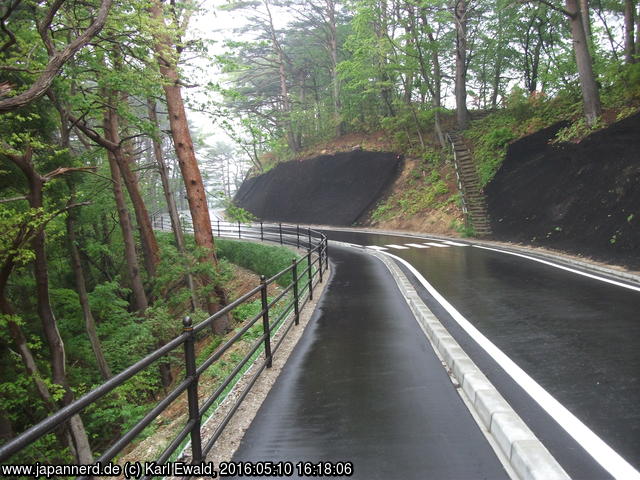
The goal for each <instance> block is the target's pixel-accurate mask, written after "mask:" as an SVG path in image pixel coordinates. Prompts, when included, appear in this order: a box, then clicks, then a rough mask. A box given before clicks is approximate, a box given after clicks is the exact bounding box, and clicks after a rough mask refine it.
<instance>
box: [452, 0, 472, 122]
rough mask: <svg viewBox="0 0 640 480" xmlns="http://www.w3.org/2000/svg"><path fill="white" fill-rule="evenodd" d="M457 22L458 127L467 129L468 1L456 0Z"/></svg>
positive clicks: (456, 84) (456, 87)
mask: <svg viewBox="0 0 640 480" xmlns="http://www.w3.org/2000/svg"><path fill="white" fill-rule="evenodd" d="M454 20H455V24H456V82H455V95H456V119H457V121H458V128H459V129H461V130H465V129H466V128H467V127H468V126H469V111H468V110H467V2H466V0H456V4H455V10H454Z"/></svg>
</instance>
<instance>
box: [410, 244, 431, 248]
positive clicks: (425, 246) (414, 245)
mask: <svg viewBox="0 0 640 480" xmlns="http://www.w3.org/2000/svg"><path fill="white" fill-rule="evenodd" d="M405 245H406V246H407V247H415V248H430V247H429V246H427V245H420V244H418V243H405Z"/></svg>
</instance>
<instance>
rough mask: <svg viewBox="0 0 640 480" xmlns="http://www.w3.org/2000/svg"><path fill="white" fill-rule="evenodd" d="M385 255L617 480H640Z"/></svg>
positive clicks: (457, 314) (450, 307)
mask: <svg viewBox="0 0 640 480" xmlns="http://www.w3.org/2000/svg"><path fill="white" fill-rule="evenodd" d="M385 255H388V256H390V257H391V258H393V259H395V260H397V261H399V262H401V263H402V264H403V265H404V266H405V267H407V268H408V269H409V270H410V271H411V273H413V274H414V275H415V276H416V278H417V279H418V281H420V283H421V284H422V286H424V288H426V289H427V291H428V292H429V293H430V294H431V295H432V296H433V298H435V299H436V301H437V302H438V303H439V304H440V305H442V306H443V307H444V308H445V309H446V310H447V312H449V314H450V315H451V316H452V317H453V319H454V320H455V321H456V322H458V324H459V325H460V326H461V327H462V328H463V329H464V330H465V331H466V332H467V333H468V334H469V336H471V338H473V339H474V340H475V341H476V342H477V343H478V345H480V346H481V347H482V348H483V349H484V351H485V352H487V353H488V354H489V356H491V358H493V359H494V360H495V362H496V363H497V364H498V365H500V366H501V367H502V369H503V370H504V371H505V372H507V374H508V375H509V376H510V377H511V378H512V379H513V380H514V381H515V382H516V383H517V384H518V385H520V386H521V387H522V389H523V390H524V391H525V392H527V393H528V394H529V395H530V396H531V398H533V400H534V401H535V402H536V403H537V404H538V405H540V406H541V407H542V408H543V409H544V410H545V411H546V412H547V413H548V414H549V415H550V416H551V417H552V418H553V419H554V420H555V421H556V422H558V424H559V425H560V426H561V427H562V428H564V429H565V430H566V431H567V433H568V434H569V435H571V436H572V437H573V438H574V440H575V441H576V442H578V444H580V445H581V446H582V447H583V448H584V449H585V450H586V451H587V452H588V453H589V455H591V456H592V457H593V458H594V460H595V461H596V462H598V463H599V464H600V465H602V467H603V468H604V469H605V470H607V471H608V472H609V473H610V474H611V475H613V476H614V477H615V478H620V479H625V480H627V479H628V480H640V472H638V471H637V470H636V469H635V468H633V466H632V465H631V464H629V463H628V462H627V461H626V460H625V459H624V458H622V457H621V456H620V455H619V454H618V453H617V452H616V451H615V450H613V449H612V448H611V447H610V446H609V445H607V444H606V443H605V442H604V441H603V440H602V439H601V438H600V437H598V436H597V435H596V434H595V433H594V432H593V431H591V429H589V427H587V426H586V425H585V424H584V423H582V422H581V421H580V420H579V419H578V418H577V417H576V416H575V415H574V414H573V413H571V412H570V411H569V410H567V408H566V407H565V406H564V405H562V404H561V403H560V402H558V401H557V400H556V399H555V398H553V397H552V396H551V394H549V393H548V392H547V391H546V390H545V389H544V388H542V387H541V386H540V385H539V384H538V383H537V382H536V381H535V380H534V379H533V378H531V377H530V376H529V375H528V374H527V373H526V372H525V371H524V370H522V368H520V367H519V366H518V365H516V363H515V362H514V361H513V360H511V359H510V358H509V357H508V356H507V355H505V353H504V352H503V351H502V350H500V349H499V348H498V347H496V346H495V345H494V344H493V343H492V342H491V341H490V340H489V339H488V338H487V337H485V336H484V335H483V334H482V333H480V331H479V330H478V329H477V328H476V327H474V326H473V325H472V324H471V323H470V322H469V320H467V319H466V318H464V317H463V316H462V314H460V312H458V311H457V310H456V309H455V308H454V307H453V305H451V304H450V303H449V302H448V301H447V300H446V299H445V298H444V297H443V296H442V295H440V293H438V291H437V290H436V289H435V288H433V286H432V285H431V284H430V283H429V282H427V280H426V279H425V278H424V277H423V276H422V275H421V274H420V272H418V271H417V270H416V269H415V268H414V267H413V265H411V264H410V263H409V262H407V261H406V260H403V259H402V258H400V257H397V256H395V255H392V254H390V253H385Z"/></svg>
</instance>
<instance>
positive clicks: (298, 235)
mask: <svg viewBox="0 0 640 480" xmlns="http://www.w3.org/2000/svg"><path fill="white" fill-rule="evenodd" d="M153 225H154V228H157V229H160V230H165V229H167V230H168V229H170V224H169V222H168V219H167V218H164V217H163V216H161V215H156V216H154V218H153ZM212 226H213V230H214V234H215V235H217V236H222V237H236V238H242V239H246V240H261V241H272V242H277V243H280V244H282V245H294V246H297V247H299V248H302V249H305V250H306V254H305V255H304V256H302V257H301V258H293V259H292V262H291V265H290V266H288V267H287V268H285V269H284V270H282V271H280V272H278V273H277V274H276V275H274V276H272V277H271V278H265V277H264V276H262V277H261V279H260V284H259V285H258V286H256V287H255V288H253V289H252V290H250V291H249V292H247V293H245V294H244V295H242V296H241V297H240V298H238V299H237V300H235V301H234V302H232V303H230V304H229V305H227V306H225V307H224V308H222V309H221V310H220V311H218V312H217V313H215V314H214V315H212V316H210V317H209V318H207V319H205V320H204V321H202V322H200V323H198V324H197V325H193V324H192V321H191V318H189V317H185V318H184V320H183V331H182V334H180V335H179V336H177V337H175V338H174V339H172V340H170V341H169V342H167V343H166V344H165V345H163V346H162V347H161V348H158V349H157V350H155V351H153V352H151V353H149V354H148V355H147V356H145V357H144V358H143V359H141V360H140V361H138V362H136V363H135V364H133V365H131V366H130V367H128V368H126V369H125V370H123V371H122V372H120V373H118V374H117V375H115V376H114V377H112V378H111V379H109V380H108V381H106V382H104V383H103V384H101V385H100V386H98V387H96V388H95V389H93V390H91V391H90V392H89V393H87V394H85V395H83V396H82V397H80V398H78V399H77V400H75V401H74V402H73V403H71V404H69V405H67V406H65V407H63V408H61V409H60V410H58V411H57V412H56V413H54V414H53V415H51V416H49V417H47V418H46V419H44V420H43V421H41V422H40V423H38V424H36V425H34V426H33V427H31V428H29V429H28V430H26V431H25V432H24V433H22V434H21V435H19V436H18V437H16V438H14V439H12V440H10V441H9V442H7V443H5V444H4V445H2V446H0V462H6V461H7V460H10V458H11V457H12V455H14V454H15V453H17V452H19V451H20V450H22V449H24V448H25V447H27V446H29V445H30V444H32V443H33V442H35V441H37V440H38V439H39V438H41V437H42V436H43V435H46V434H47V433H49V432H52V431H54V430H55V429H56V428H57V427H59V426H60V425H62V424H63V423H64V422H66V421H67V420H69V419H70V418H71V417H72V416H74V415H77V414H79V413H81V412H82V411H83V410H84V409H85V408H86V407H88V406H89V405H91V404H93V403H95V402H96V401H98V400H99V399H101V398H102V397H104V396H105V395H107V394H108V393H110V392H112V391H113V390H114V389H116V388H117V387H119V386H121V385H123V384H124V383H125V382H126V381H128V380H129V379H131V378H132V377H134V376H135V375H137V374H138V373H140V372H142V371H143V370H146V369H147V368H149V367H150V366H151V365H153V364H155V363H156V362H158V361H159V360H160V359H163V358H164V359H165V360H166V358H167V357H168V356H169V355H172V354H173V353H174V352H175V350H176V349H178V348H179V347H181V346H182V349H183V358H184V367H185V368H184V371H185V376H184V379H183V380H182V381H181V382H180V383H178V384H177V385H176V386H175V387H174V388H173V389H172V390H171V391H169V392H168V393H167V394H166V396H165V397H164V398H163V399H162V400H160V401H159V402H158V403H157V404H156V405H155V406H154V407H153V408H152V409H151V410H150V411H149V412H148V413H146V415H144V417H142V418H141V419H140V420H139V421H138V422H137V423H136V424H135V425H134V426H133V427H132V428H131V429H129V430H128V431H127V432H126V433H125V434H124V435H122V436H121V437H120V438H119V439H118V440H116V441H115V442H114V443H112V444H111V445H110V446H109V447H108V448H107V449H106V450H105V451H104V452H103V453H102V455H101V456H100V457H99V458H97V459H96V460H95V463H102V464H106V463H107V462H110V461H112V460H113V459H114V458H115V457H116V456H117V455H118V454H119V453H120V452H122V450H123V449H124V448H125V447H126V446H127V445H129V444H130V443H131V442H132V441H133V440H134V439H135V438H136V437H137V436H138V435H139V434H140V433H141V432H142V431H143V430H144V429H145V428H146V427H148V426H149V425H150V424H151V423H152V422H153V421H154V420H155V419H156V418H158V416H159V415H160V414H161V413H162V412H163V411H164V410H166V409H167V408H168V407H169V405H171V404H172V403H173V402H175V401H176V400H177V399H178V398H179V397H180V396H181V395H182V394H183V393H184V392H187V404H188V413H189V416H188V420H187V421H186V423H185V424H184V426H183V428H182V430H181V431H180V432H179V433H178V434H177V435H176V436H175V437H174V438H173V440H172V441H171V442H170V443H169V445H168V446H166V447H165V449H164V451H163V452H162V453H161V454H160V456H159V457H158V458H157V459H155V460H153V461H155V463H156V464H157V465H163V464H165V463H166V462H167V461H169V460H170V459H171V458H172V456H175V454H176V452H177V450H178V449H179V448H180V446H182V445H183V444H184V443H185V441H186V439H187V437H190V438H189V439H190V442H191V463H193V464H199V463H200V462H202V461H203V460H204V459H205V457H206V455H207V454H208V453H209V452H210V451H211V449H212V448H213V446H214V444H215V442H216V440H217V439H218V438H219V437H220V435H221V434H222V431H223V429H224V428H225V427H226V425H227V424H228V423H229V421H230V420H231V418H232V416H233V414H234V413H235V412H236V410H237V409H238V407H239V406H240V404H241V403H242V401H243V400H244V398H245V397H246V395H247V394H248V393H249V390H250V389H251V387H252V386H253V385H254V384H255V382H256V381H257V379H258V377H259V376H260V374H261V373H262V372H263V371H264V369H265V368H270V367H271V364H272V358H273V355H275V353H276V352H277V350H278V348H279V347H280V345H281V344H282V341H283V339H284V338H285V336H286V335H287V333H288V332H289V331H290V329H291V328H292V326H293V325H298V323H299V317H300V310H301V309H302V307H303V306H304V305H305V304H306V303H307V302H308V301H309V300H312V299H313V289H314V287H315V286H316V285H317V284H318V283H319V282H322V278H323V271H325V270H326V269H327V268H328V261H329V260H328V254H327V238H326V236H325V235H324V234H322V233H320V232H317V231H315V230H312V229H310V228H300V227H299V226H297V225H283V224H265V223H262V222H260V223H254V224H242V223H229V222H221V221H214V222H213V225H212ZM183 228H184V230H185V231H187V232H188V231H190V230H192V229H191V226H190V222H189V221H188V219H184V218H183ZM289 273H291V278H292V280H291V282H289V283H288V284H287V285H285V286H284V287H282V289H281V291H280V293H278V294H277V295H276V296H275V297H274V298H271V299H269V296H268V291H269V287H270V286H272V285H274V284H275V283H276V282H277V281H278V280H280V279H281V278H282V277H284V276H285V275H287V274H289ZM283 283H284V282H283ZM258 294H259V295H260V307H261V310H260V312H259V313H257V314H256V315H254V316H253V317H251V318H250V319H249V320H248V321H246V322H245V323H244V324H243V326H242V327H241V328H240V329H239V330H237V331H236V332H235V333H234V335H233V336H232V337H231V338H230V339H229V340H227V341H226V342H225V343H224V344H223V345H221V346H220V347H218V348H217V349H216V350H215V351H214V352H213V353H212V354H211V355H209V356H208V357H207V358H206V359H205V360H204V361H202V362H201V363H200V365H198V364H197V360H196V354H195V342H196V335H197V334H198V333H199V332H203V331H205V329H207V328H208V327H211V326H212V324H213V323H214V322H215V321H216V320H217V319H219V318H221V317H223V316H225V315H229V314H230V313H231V312H232V311H233V310H235V309H236V308H238V307H239V306H241V305H243V304H245V303H247V302H251V301H254V298H255V297H256V296H257V295H258ZM276 305H277V306H278V308H274V307H275V306H276ZM258 322H260V323H261V325H262V335H260V336H259V337H258V338H256V339H255V340H254V341H253V343H252V344H251V345H250V347H249V351H248V352H247V353H246V354H245V356H244V357H243V358H242V359H241V360H240V362H239V363H238V364H237V365H236V366H235V367H234V368H233V370H232V371H231V373H230V374H229V375H228V376H227V377H225V378H224V379H223V380H222V382H221V383H220V384H219V385H218V386H217V387H216V389H215V391H214V392H213V393H212V394H211V395H209V396H208V397H207V398H206V399H205V400H204V401H203V402H202V403H201V402H200V400H199V396H198V387H199V385H200V383H201V382H200V377H201V375H202V374H203V373H204V372H205V371H206V370H207V369H209V368H210V367H211V366H212V365H214V364H215V363H216V362H217V361H218V360H219V359H220V358H221V357H222V356H223V355H224V354H225V352H227V351H228V350H229V348H230V347H231V346H232V345H234V344H235V343H236V342H237V341H239V340H240V339H241V338H242V337H243V336H244V335H245V334H246V333H247V332H248V331H249V329H251V328H252V327H253V326H254V325H256V324H258ZM280 330H281V333H280ZM276 331H278V334H279V335H278V336H279V339H278V341H277V342H276V343H275V344H273V342H272V340H273V333H274V332H276ZM260 356H261V357H262V361H261V362H260V363H258V360H259V357H260ZM250 364H253V365H254V367H255V368H256V371H255V373H253V375H252V376H251V377H250V379H249V381H248V382H247V383H246V386H244V389H243V390H242V392H241V393H240V394H239V396H238V398H237V400H236V402H235V403H234V404H233V406H232V407H231V408H230V410H229V411H228V412H227V414H226V415H225V416H224V418H223V419H222V420H221V422H220V424H219V425H218V427H217V428H216V430H215V431H214V433H213V434H212V435H211V436H210V437H209V438H207V439H203V438H202V432H201V423H202V420H203V417H204V416H205V415H206V414H207V413H208V411H209V410H210V409H211V407H213V406H214V405H215V404H216V402H218V401H220V400H221V397H222V396H223V394H224V393H225V391H227V389H228V387H230V386H231V385H232V383H234V380H237V377H238V376H239V374H240V373H241V372H243V371H244V370H246V369H247V368H248V366H249V365H250ZM204 440H206V443H204V444H203V441H204ZM145 461H150V460H147V459H145ZM135 476H136V477H137V478H151V476H140V475H135ZM78 478H86V477H78Z"/></svg>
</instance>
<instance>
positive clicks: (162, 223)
mask: <svg viewBox="0 0 640 480" xmlns="http://www.w3.org/2000/svg"><path fill="white" fill-rule="evenodd" d="M160 230H162V231H164V215H162V214H160Z"/></svg>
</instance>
